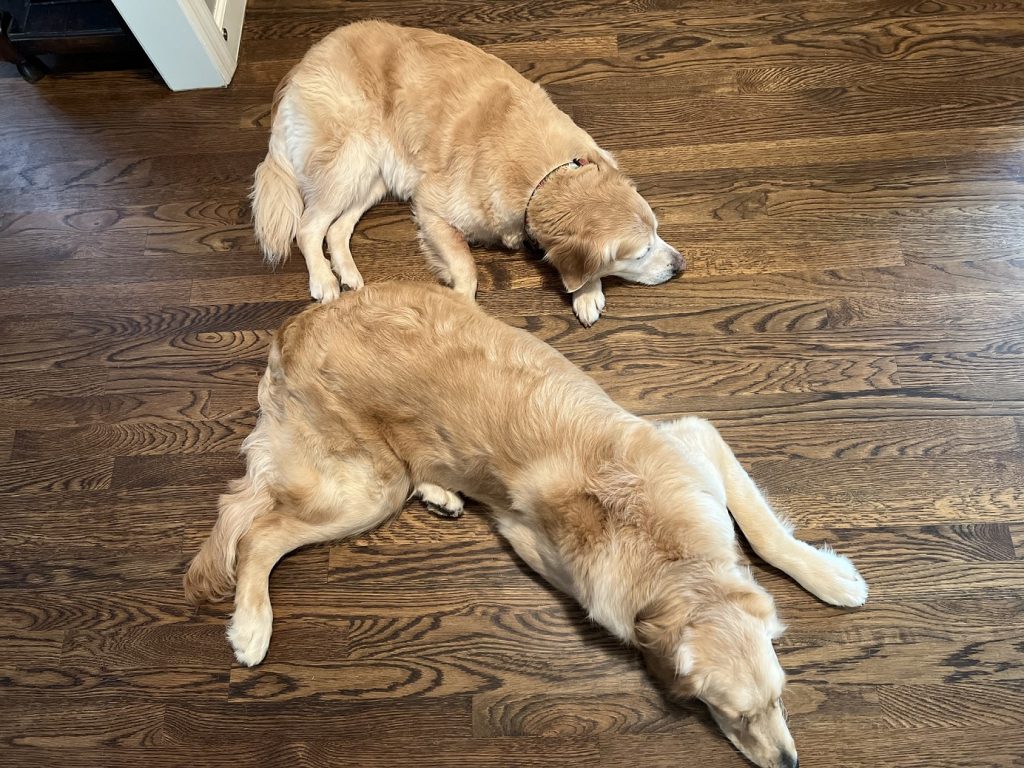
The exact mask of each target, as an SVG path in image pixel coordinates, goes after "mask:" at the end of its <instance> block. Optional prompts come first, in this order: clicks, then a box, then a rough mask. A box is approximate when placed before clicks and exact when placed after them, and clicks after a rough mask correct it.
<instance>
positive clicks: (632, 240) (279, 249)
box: [252, 21, 683, 325]
mask: <svg viewBox="0 0 1024 768" xmlns="http://www.w3.org/2000/svg"><path fill="white" fill-rule="evenodd" d="M272 115H273V116H272V127H271V137H270V147H269V151H268V153H267V157H266V159H265V160H264V161H263V163H261V164H260V166H259V168H257V170H256V179H255V184H254V187H253V196H252V202H253V217H254V220H255V227H256V236H257V238H258V240H259V242H260V244H261V245H262V247H263V252H264V254H265V255H266V258H267V260H268V261H269V262H270V263H272V264H277V263H279V262H281V261H282V260H284V259H285V258H287V256H288V254H289V252H290V250H291V241H292V239H293V238H296V239H297V240H298V244H299V248H300V249H301V250H302V254H303V256H304V257H305V260H306V266H307V268H308V270H309V289H310V293H311V294H312V296H313V297H314V298H316V299H319V300H321V301H324V302H327V301H331V300H333V299H336V298H337V297H338V296H339V295H340V292H341V287H340V285H339V280H340V282H341V284H343V285H347V286H348V287H350V288H353V289H357V288H360V287H362V285H363V279H362V276H361V275H360V274H359V270H358V269H357V267H356V264H355V261H354V260H353V258H352V253H351V250H350V247H349V239H350V237H351V235H352V231H353V228H354V227H355V225H356V223H357V222H358V221H359V219H360V217H361V216H362V215H363V214H364V213H365V212H366V211H367V210H368V209H369V208H370V207H371V206H373V205H374V204H376V203H377V202H378V201H379V200H380V199H381V198H382V197H384V196H385V195H386V194H388V193H390V194H392V195H394V196H396V197H399V198H403V199H411V200H412V205H413V212H414V214H415V216H416V220H417V223H418V224H419V234H420V240H421V243H422V247H423V252H424V254H425V255H426V257H427V260H428V262H429V264H430V265H431V267H432V268H433V269H434V271H435V272H436V273H437V275H438V276H439V277H440V278H441V280H443V281H444V282H446V283H448V284H450V285H451V286H452V287H453V288H454V289H455V290H456V291H458V292H460V293H462V294H463V295H465V296H468V297H473V296H474V295H475V293H476V289H477V275H476V266H475V264H474V262H473V257H472V255H471V253H470V249H469V243H481V244H484V243H490V244H501V245H504V246H506V247H509V248H516V247H519V246H520V245H521V244H522V242H523V239H524V237H525V236H526V235H527V232H526V231H525V230H524V212H525V211H526V206H527V201H528V199H530V196H531V193H533V192H534V190H535V189H536V193H535V194H534V195H533V198H532V200H531V201H530V205H529V228H530V233H529V234H530V235H532V236H533V237H534V238H535V239H536V240H537V242H538V243H539V245H540V246H541V247H542V248H544V249H545V251H546V255H547V259H548V260H549V261H550V262H551V263H552V264H553V265H554V266H555V267H556V269H558V271H559V273H560V275H561V277H562V281H563V283H564V285H565V288H566V290H567V291H569V292H571V293H573V294H574V302H573V305H574V308H575V311H576V313H577V315H578V316H579V318H580V320H581V321H582V322H583V323H584V324H586V325H590V324H591V323H593V322H595V321H596V320H597V318H598V316H599V315H600V312H601V309H602V308H603V306H604V295H603V293H602V291H601V278H603V277H607V276H610V275H616V276H619V277H622V278H623V279H626V280H630V281H633V282H639V283H647V284H654V283H660V282H664V281H665V280H668V279H669V278H670V277H672V276H673V275H675V274H677V273H678V272H680V271H681V270H682V268H683V260H682V257H681V256H680V254H679V252H678V251H676V250H675V249H674V248H672V247H671V246H669V245H668V244H667V243H665V241H663V240H662V239H661V238H660V237H658V234H657V221H656V219H655V217H654V213H653V212H652V211H651V208H650V206H649V205H648V204H647V202H646V201H645V200H644V199H643V198H642V197H641V196H640V195H639V194H638V193H637V191H636V189H635V188H634V186H633V185H632V183H631V182H630V181H629V179H628V178H626V177H625V176H624V175H623V174H622V173H620V172H619V170H618V167H617V166H616V164H615V161H614V160H613V159H612V156H611V155H610V154H609V153H607V152H605V151H604V150H602V149H601V148H600V147H598V146H597V144H596V143H595V142H594V140H593V139H592V138H591V137H590V136H589V135H588V134H587V133H586V132H585V131H583V130H582V129H580V128H579V127H578V126H576V124H575V123H573V121H572V120H571V119H569V117H568V115H566V114H565V113H564V112H561V111H560V110H559V109H558V108H556V107H555V105H554V104H552V103H551V100H550V99H549V98H548V96H547V94H545V93H544V91H543V89H541V88H540V86H538V85H535V84H533V83H530V82H529V81H527V80H526V79H525V78H523V77H522V76H520V75H519V74H518V73H517V72H516V71H515V70H514V69H512V68H511V67H510V66H508V65H507V64H506V63H505V62H503V61H501V60H500V59H498V58H495V57H494V56H491V55H489V54H487V53H485V52H484V51H482V50H480V49H479V48H476V47H474V46H472V45H470V44H469V43H465V42H463V41H461V40H457V39H455V38H453V37H448V36H447V35H441V34H437V33H435V32H430V31H427V30H422V29H408V28H404V27H396V26H393V25H391V24H385V23H383V22H377V21H365V22H359V23H356V24H350V25H349V26H346V27H342V28H340V29H338V30H337V31H335V32H334V33H332V34H330V35H328V36H327V37H326V38H325V39H324V40H322V41H321V42H319V43H318V44H316V45H315V46H313V48H312V49H310V51H309V52H308V53H307V54H306V56H305V57H304V58H303V59H302V61H301V62H300V63H299V64H298V65H296V66H295V67H294V68H293V69H292V71H291V72H290V73H289V74H288V75H287V76H286V77H285V78H284V80H283V81H282V82H281V84H280V85H279V86H278V90H277V92H276V94H275V96H274V107H273V110H272ZM577 158H578V159H581V160H585V161H588V164H587V165H584V166H583V167H581V168H572V167H566V168H559V169H558V170H556V171H555V172H554V173H551V174H550V176H547V175H548V174H549V172H550V171H552V170H553V169H556V168H558V166H560V165H563V164H565V163H568V162H569V161H571V160H573V159H577ZM546 176H547V179H546V181H545V183H544V184H543V185H542V186H540V187H538V184H539V183H540V182H541V180H542V179H545V177H546ZM325 237H326V239H327V244H328V247H329V249H330V266H328V262H327V261H326V260H325V259H324V253H323V242H324V239H325ZM332 268H333V274H332ZM335 276H336V277H335Z"/></svg>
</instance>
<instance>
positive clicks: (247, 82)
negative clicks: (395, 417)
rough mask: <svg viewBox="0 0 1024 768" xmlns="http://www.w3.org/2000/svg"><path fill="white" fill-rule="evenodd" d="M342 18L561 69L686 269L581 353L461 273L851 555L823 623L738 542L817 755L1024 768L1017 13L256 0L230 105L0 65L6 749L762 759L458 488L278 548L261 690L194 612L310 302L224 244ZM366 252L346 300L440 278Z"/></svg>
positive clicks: (574, 336) (506, 763)
mask: <svg viewBox="0 0 1024 768" xmlns="http://www.w3.org/2000/svg"><path fill="white" fill-rule="evenodd" d="M367 17H377V18H384V19H387V20H390V21H393V22H397V23H404V24H412V25H426V26H431V27H433V28H435V29H440V30H442V31H445V32H449V33H452V34H456V35H458V36H460V37H462V38H464V39H466V40H469V41H471V42H473V43H475V44H478V45H482V46H484V47H485V49H486V50H488V51H490V52H491V53H493V54H495V55H498V56H501V57H503V58H505V59H506V60H507V61H509V63H510V64H511V65H512V66H513V67H515V68H516V69H518V70H519V71H520V72H522V73H523V74H524V75H525V76H527V77H528V78H530V79H532V80H534V81H536V82H539V83H541V84H543V85H544V86H545V87H547V89H548V90H549V92H550V93H551V94H552V96H553V98H554V99H555V101H556V102H557V103H558V104H559V105H560V106H561V107H562V108H563V109H565V110H566V111H567V112H568V113H569V114H570V115H571V116H572V117H573V118H574V119H576V120H577V121H578V122H579V123H580V124H581V125H583V126H584V127H585V128H586V129H587V130H589V131H590V132H591V133H592V134H593V135H594V136H595V138H596V139H597V140H598V141H599V142H600V143H601V144H602V146H605V147H606V148H608V149H610V150H612V151H614V152H615V154H616V156H617V158H618V160H619V162H620V164H621V166H622V167H623V168H624V169H625V170H626V171H627V172H628V173H629V174H630V175H631V176H632V177H633V178H634V179H635V181H636V183H637V185H638V188H639V189H640V191H641V192H642V193H643V194H644V195H645V196H646V197H647V198H648V199H649V200H650V201H651V203H652V205H653V207H654V209H655V212H656V214H657V216H658V218H659V222H660V233H661V234H662V236H663V237H665V238H666V239H667V240H668V241H670V242H672V243H673V244H674V245H676V246H677V247H679V248H680V250H681V251H683V252H684V253H685V255H686V256H687V260H688V270H687V272H686V273H685V274H684V275H683V276H682V277H681V278H679V279H677V280H674V281H671V282H670V283H667V284H665V285H662V286H653V287H646V286H645V287H638V286H630V285H625V284H623V283H621V282H618V281H615V280H606V281H605V290H606V293H607V297H608V307H607V314H606V315H605V317H604V318H602V319H601V321H600V322H599V323H598V324H597V325H596V326H594V327H593V328H591V329H583V328H581V327H580V326H579V325H578V323H577V322H576V321H575V319H574V318H573V316H572V314H571V309H570V306H569V302H568V300H567V298H566V297H565V296H564V295H562V294H561V291H560V286H559V281H558V279H557V276H556V275H555V274H554V273H553V272H552V271H551V270H550V268H548V267H547V266H546V265H545V264H544V263H542V262H541V261H539V260H538V259H537V258H536V257H535V256H533V255H528V254H525V253H520V252H505V251H500V250H495V249H479V250H478V251H477V252H476V257H477V263H478V266H479V271H480V294H479V297H478V298H479V302H480V304H481V305H482V306H483V307H484V308H485V309H486V310H487V311H489V312H491V313H493V314H495V315H496V316H498V317H500V318H502V319H503V320H505V321H507V322H509V323H511V324H513V325H515V326H516V327H519V328H523V329H525V330H527V331H529V332H530V333H533V334H535V335H536V336H538V337H539V338H541V339H543V340H545V341H547V342H548V343H550V344H552V345H553V346H555V347H556V348H557V349H559V350H560V351H561V352H563V353H564V354H565V355H566V356H567V357H568V358H569V359H570V360H572V361H573V362H575V363H577V364H578V365H581V366H582V367H584V368H585V369H586V370H588V371H589V372H590V373H591V374H592V375H593V376H594V377H595V378H596V379H597V380H598V381H599V382H600V383H601V384H602V385H603V386H604V387H605V388H606V389H607V390H608V391H609V393H610V394H611V395H612V396H613V397H614V398H615V399H617V400H618V401H619V402H620V403H621V404H622V405H624V406H625V407H627V408H630V409H632V410H633V411H635V412H637V413H640V414H643V415H646V416H649V417H651V418H655V419H664V418H673V417H676V416H680V415H683V414H689V413H697V414H699V415H702V416H705V417H708V418H711V419H712V420H713V421H714V422H715V423H716V424H717V425H718V426H719V428H720V430H721V432H722V434H723V435H724V436H725V437H726V439H727V440H728V441H729V442H730V444H731V445H732V446H733V447H734V449H735V451H736V453H737V455H739V456H740V458H741V459H742V460H743V462H744V463H745V465H746V466H747V467H748V469H749V470H750V473H751V475H752V476H753V477H754V479H755V480H756V481H758V482H759V483H760V484H761V485H762V486H763V487H764V489H765V491H766V493H767V494H768V496H769V497H770V499H771V501H772V503H773V504H774V505H775V506H776V508H777V509H778V510H779V511H780V512H782V513H783V514H785V515H786V516H787V517H788V518H789V519H790V520H791V521H792V522H793V524H794V525H795V526H796V529H797V532H798V534H799V535H801V536H802V537H804V538H805V539H806V540H808V541H811V542H813V543H815V544H818V543H823V542H826V543H830V544H832V545H834V546H835V547H836V548H837V550H839V551H841V552H843V553H846V554H848V555H850V556H851V557H852V558H853V559H854V560H855V561H856V562H857V564H858V565H859V567H860V568H861V569H862V570H863V572H864V574H865V576H866V577H867V579H868V581H869V583H870V585H871V599H870V600H869V602H868V603H867V605H866V606H865V607H864V608H863V609H861V610H858V611H847V610H842V609H837V608H831V607H828V606H825V605H822V604H821V603H819V602H818V601H817V600H816V599H815V598H813V597H812V596H810V595H808V594H807V593H805V592H804V591H802V590H801V589H800V587H799V586H798V585H796V584H795V583H794V582H793V581H792V580H791V579H789V578H788V577H787V576H785V575H784V574H782V573H780V572H778V571H776V570H775V569H773V568H770V567H767V566H765V565H764V564H763V563H762V562H760V561H759V560H758V558H756V557H755V556H753V554H752V553H750V552H749V550H745V551H746V552H747V554H748V556H750V559H751V564H752V567H753V569H754V572H755V574H756V576H757V578H758V579H759V581H761V583H762V584H764V586H765V587H766V588H767V589H768V590H769V591H770V592H771V593H772V594H773V595H774V596H775V598H776V602H777V605H778V609H779V613H780V616H781V618H782V620H783V621H784V622H785V623H786V624H787V626H788V630H787V632H786V634H785V635H784V636H783V637H782V638H780V639H779V641H778V643H777V647H778V652H779V655H780V657H781V659H782V661H783V664H784V666H785V667H786V669H787V672H788V675H789V687H788V689H787V692H786V696H785V701H786V706H787V709H788V711H789V714H790V723H791V726H792V730H793V733H794V735H795V737H796V742H797V745H798V747H799V751H800V757H801V762H802V764H805V765H807V766H815V765H817V766H825V765H831V766H849V767H850V768H858V767H859V766H865V767H867V766H870V767H871V768H877V766H887V767H889V766H891V767H892V768H925V766H927V768H944V767H946V766H949V767H950V768H952V767H954V766H955V767H956V768H967V767H968V766H969V767H970V768H978V767H979V766H993V767H994V766H998V767H999V768H1003V767H1004V766H1012V765H1019V764H1020V763H1021V759H1022V755H1024V741H1022V736H1021V734H1024V729H1022V727H1021V725H1022V715H1021V712H1022V704H1024V700H1022V697H1024V664H1022V663H1021V650H1022V648H1021V641H1020V638H1021V637H1022V636H1024V570H1022V564H1024V513H1022V510H1024V490H1022V488H1024V483H1022V480H1024V373H1022V371H1024V364H1022V362H1024V361H1022V347H1021V343H1020V341H1019V339H1020V336H1021V328H1022V327H1024V260H1022V258H1021V254H1022V252H1024V250H1022V248H1024V217H1022V216H1021V213H1022V212H1024V185H1022V181H1021V179H1022V178H1024V171H1022V167H1021V154H1020V151H1021V147H1022V146H1024V127H1022V126H1024V122H1022V120H1024V75H1022V73H1024V54H1022V47H1021V41H1022V40H1024V6H1022V4H1021V3H1019V2H1015V1H1013V0H931V1H930V2H916V1H910V0H818V2H814V3H811V2H808V0H773V1H772V2H767V1H766V0H765V1H762V0H756V1H752V2H744V3H738V2H733V1H731V0H727V1H726V2H709V1H708V0H683V1H681V2H680V1H677V0H647V1H645V2H642V3H611V2H586V1H585V0H584V1H581V2H576V1H575V0H574V1H573V2H563V1H562V0H534V1H533V2H528V3H527V2H522V0H497V1H496V2H489V3H479V2H475V1H474V0H439V2H436V3H429V4H424V3H412V2H409V1H408V0H348V1H347V2H345V3H340V4H339V3H338V2H337V0H284V1H283V2H281V1H278V0H249V2H248V5H247V14H246V25H245V29H244V39H243V41H242V47H241V51H242V55H241V60H240V62H239V66H238V69H237V72H236V74H235V77H234V81H233V83H232V84H231V86H229V87H228V88H226V89H221V90H213V91H196V92H185V93H177V94H170V93H169V92H167V90H166V88H165V87H164V86H163V85H162V84H161V83H160V82H159V81H158V79H157V78H155V77H154V76H153V74H152V73H148V72H144V71H137V70H125V71H118V72H105V73H69V74H64V75H58V76H51V77H49V78H47V79H46V80H44V81H42V82H40V83H38V84H36V85H34V86H30V85H28V84H26V83H24V82H23V81H22V80H21V79H20V77H19V76H18V75H17V73H16V71H15V70H14V69H13V68H12V67H8V66H7V65H0V103H3V105H4V107H3V108H4V117H5V118H6V119H5V120H3V121H0V520H3V524H2V525H0V723H2V725H0V766H18V768H21V766H24V765H38V766H62V767H63V766H88V767H89V768H93V767H94V766H97V765H103V766H110V767H111V768H116V767H117V766H131V768H136V767H137V766H139V765H152V766H173V767H174V768H179V766H181V765H187V764H195V765H211V766H221V765H224V766H227V765H232V766H237V765H239V764H250V765H266V766H277V765H288V766H313V767H316V768H321V767H324V768H326V766H331V767H332V768H337V767H338V766H343V767H344V766H353V767H355V766H358V768H377V767H378V766H379V767H381V768H383V767H384V766H387V768H391V767H392V766H394V765H410V766H430V767H431V768H435V767H437V768H446V767H447V766H453V767H454V766H460V767H461V766H467V765H472V766H501V768H509V767H510V766H511V767H515V766H523V767H524V768H526V767H529V768H540V767H542V766H559V768H561V767H562V766H587V767H590V766H593V767H594V768H597V766H632V765H644V766H648V767H649V768H657V767H658V766H672V768H676V766H678V765H680V764H691V763H692V764H694V765H697V764H700V765H706V766H708V767H709V768H713V767H717V766H736V767H737V768H739V767H740V766H743V765H747V764H748V763H746V762H745V761H744V759H743V758H742V757H741V756H739V755H738V754H737V753H736V752H735V750H733V749H732V748H731V747H730V746H729V744H728V743H727V742H726V741H725V739H724V738H723V737H721V736H720V735H719V734H718V733H717V730H716V728H715V726H714V724H713V723H712V722H711V720H710V717H709V716H708V715H707V713H706V711H705V710H704V709H703V708H702V707H701V706H698V705H694V704H679V703H674V702H671V701H669V700H667V699H666V697H665V696H664V695H663V694H662V692H661V691H660V690H659V689H658V687H657V686H656V685H655V684H654V682H653V681H652V680H651V679H650V677H649V676H648V675H647V673H646V672H645V670H644V668H643V665H642V664H641V662H640V659H639V657H638V655H637V654H636V653H635V652H634V651H632V650H630V649H628V648H624V647H622V646H621V644H619V643H618V642H616V641H614V640H613V639H612V638H610V637H609V636H607V635H606V634H605V633H604V632H603V631H601V630H599V629H598V628H597V627H595V626H594V625H593V624H592V623H590V622H589V621H588V620H587V618H586V616H585V615H584V614H583V612H582V611H581V610H580V609H579V608H578V607H576V606H574V605H573V603H572V602H571V601H569V600H568V599H566V598H564V597H563V596H561V595H559V594H557V593H556V592H554V591H553V590H552V589H550V588H549V587H548V586H546V585H545V584H544V583H543V582H542V581H541V580H540V579H539V578H538V577H536V576H535V575H533V574H532V573H531V572H529V571H528V570H527V569H526V567H525V566H523V565H522V564H521V563H520V562H518V561H517V560H516V558H515V556H514V554H513V553H512V551H511V550H510V548H509V547H508V546H507V545H505V544H503V543H502V542H501V541H500V540H499V539H498V538H497V536H496V533H495V531H494V530H493V529H492V526H491V525H490V524H489V522H488V519H487V517H486V514H485V513H484V511H483V510H482V509H480V508H479V506H478V505H476V504H473V503H471V504H469V505H468V508H467V514H466V515H465V516H464V517H463V518H461V519H459V520H454V521H452V520H440V519H438V518H436V517H434V516H433V515H431V514H429V513H428V512H427V511H426V510H425V509H424V508H423V507H422V506H421V505H419V504H417V503H415V502H411V503H410V504H409V505H408V509H406V510H404V511H403V513H402V514H401V515H399V516H397V517H396V518H394V519H393V520H391V521H389V522H388V523H386V524H385V525H384V526H382V527H381V528H380V529H379V530H377V531H374V532H372V533H370V534H367V535H366V536H363V537H359V538H357V539H355V540H353V541H349V542H340V543H335V544H331V545H325V546H318V547H313V548H308V549H304V550H301V551H299V552H297V553H295V554H294V555H292V556H289V557H287V558H285V559H284V561H282V563H281V564H280V565H279V566H278V567H277V568H276V569H275V571H274V574H273V578H272V581H271V589H272V595H273V601H274V612H275V631H274V636H273V639H272V642H271V646H270V651H269V655H268V658H267V661H266V663H265V664H264V665H262V666H260V667H257V668H254V669H242V668H239V667H237V666H234V665H233V661H232V657H231V652H230V649H229V647H228V645H227V643H226V641H225V639H224V636H223V633H224V625H225V623H226V621H227V619H228V617H229V616H230V612H231V606H230V604H223V603H222V604H216V605H210V606H204V607H202V608H200V609H198V610H197V609H195V608H193V607H192V606H190V605H188V604H186V603H185V601H184V598H183V595H182V594H181V590H180V579H181V575H182V571H183V569H184V566H185V563H186V562H187V560H188V558H189V557H190V556H191V555H192V553H194V552H195V551H196V549H197V548H198V547H199V545H200V543H201V542H202V540H203V538H204V537H205V536H206V534H207V533H208V532H209V529H210V525H211V524H212V522H213V520H214V518H215V515H216V504H217V496H218V494H219V493H221V492H222V491H223V490H224V489H225V488H226V487H227V483H228V481H229V480H230V479H232V478H233V477H235V476H237V475H238V474H239V473H240V472H241V463H240V458H239V456H238V449H239V447H240V443H241V440H242V439H243V438H244V437H245V435H246V434H247V433H248V431H249V430H250V429H251V427H252V425H253V424H254V423H255V418H256V415H257V412H258V407H257V403H256V388H257V384H258V381H259V377H260V376H261V375H262V372H263V369H264V366H265V357H266V353H267V345H268V343H269V340H270V337H271V334H272V333H273V331H274V330H275V329H276V328H277V327H279V326H280V324H281V323H282V322H283V321H284V320H285V319H286V318H288V317H289V316H291V315H292V314H294V313H295V312H297V311H298V310H299V309H301V308H302V307H304V306H306V304H307V303H308V302H309V296H308V283H307V276H306V270H305V266H304V264H303V260H302V258H301V255H300V254H299V252H298V249H294V250H293V253H292V256H291V258H290V259H289V260H288V261H287V262H286V263H285V264H284V265H282V266H281V267H280V268H279V269H278V270H276V271H274V272H271V271H269V270H267V269H266V268H265V266H264V264H263V262H262V259H261V256H260V254H259V252H258V248H257V246H256V244H255V241H254V238H253V235H252V230H251V226H250V221H249V218H250V211H249V204H248V194H249V189H250V185H251V179H252V172H253V169H254V168H255V166H256V164H257V163H258V162H259V161H260V160H261V159H262V158H263V155H264V153H265V151H266V142H267V132H268V126H269V114H270V102H271V98H272V94H273V90H274V87H275V86H276V84H277V82H278V80H279V79H280V78H281V77H283V76H284V75H285V74H286V73H287V72H288V70H289V69H290V68H291V67H292V65H293V64H294V63H295V61H296V60H297V59H298V58H299V57H300V56H301V55H302V54H303V53H304V52H305V50H306V49H307V48H308V47H309V46H310V45H311V44H312V42H313V41H315V40H317V39H319V38H320V37H322V36H324V35H326V34H328V33H329V32H330V31H331V30H333V29H334V28H335V27H336V26H338V25H339V24H342V23H346V22H348V21H353V20H356V19H360V18H367ZM111 104H116V107H117V108H116V110H113V109H111V106H110V105H111ZM352 250H353V255H354V258H355V261H356V263H357V264H358V266H359V268H360V270H361V272H362V273H363V275H364V277H365V278H366V280H367V281H369V282H379V281H382V280H388V279H412V280H431V279H432V277H431V275H430V272H429V270H428V269H427V266H426V263H425V262H424V259H423V258H422V256H421V255H420V253H419V250H418V245H417V243H416V228H415V223H414V221H413V219H412V216H411V213H410V210H409V206H408V204H407V203H401V202H395V201H387V202H384V203H382V204H381V205H379V206H377V207H375V208H374V209H373V210H371V211H370V212H369V213H368V214H367V215H366V216H365V217H364V219H363V220H362V221H361V222H360V223H359V225H358V227H357V228H356V232H355V234H354V236H353V241H352Z"/></svg>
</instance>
